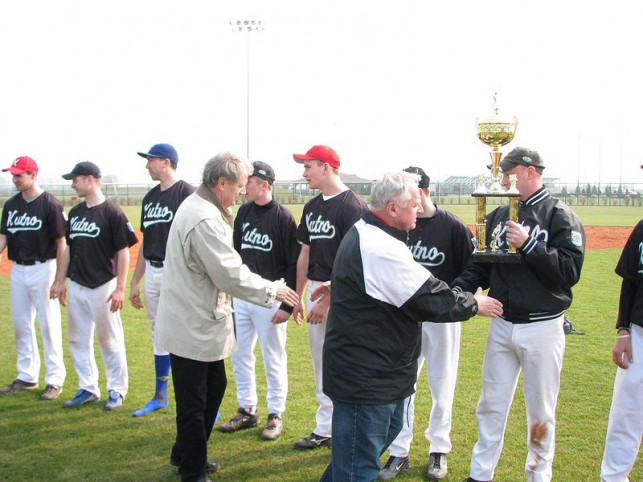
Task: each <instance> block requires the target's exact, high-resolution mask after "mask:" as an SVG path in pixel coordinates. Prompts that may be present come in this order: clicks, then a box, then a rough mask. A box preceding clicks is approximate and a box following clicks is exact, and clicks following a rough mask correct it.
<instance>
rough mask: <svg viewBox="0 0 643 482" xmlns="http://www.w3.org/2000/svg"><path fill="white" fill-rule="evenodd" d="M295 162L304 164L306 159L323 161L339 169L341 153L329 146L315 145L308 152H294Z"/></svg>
mask: <svg viewBox="0 0 643 482" xmlns="http://www.w3.org/2000/svg"><path fill="white" fill-rule="evenodd" d="M292 157H293V159H294V160H295V162H298V163H299V164H303V163H304V162H305V161H321V162H324V163H326V164H328V165H329V166H330V167H334V168H335V169H339V155H337V153H336V152H335V151H334V150H333V149H331V148H330V147H328V146H313V147H311V148H310V149H308V152H306V154H293V155H292Z"/></svg>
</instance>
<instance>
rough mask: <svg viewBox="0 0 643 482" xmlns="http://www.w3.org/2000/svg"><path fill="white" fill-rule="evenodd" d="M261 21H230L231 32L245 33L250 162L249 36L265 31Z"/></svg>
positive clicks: (248, 158) (248, 152) (247, 141)
mask: <svg viewBox="0 0 643 482" xmlns="http://www.w3.org/2000/svg"><path fill="white" fill-rule="evenodd" d="M265 24H266V22H264V21H263V20H231V21H230V27H231V28H232V31H233V32H239V33H245V34H246V39H247V46H246V160H248V161H249V160H250V34H251V33H252V32H260V31H262V30H264V29H265Z"/></svg>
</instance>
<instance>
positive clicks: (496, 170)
mask: <svg viewBox="0 0 643 482" xmlns="http://www.w3.org/2000/svg"><path fill="white" fill-rule="evenodd" d="M489 155H490V156H491V187H490V188H489V192H491V193H497V192H502V186H501V185H500V159H502V152H500V151H499V150H498V148H497V147H494V148H493V151H491V152H490V153H489Z"/></svg>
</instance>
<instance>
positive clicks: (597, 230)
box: [0, 226, 632, 276]
mask: <svg viewBox="0 0 643 482" xmlns="http://www.w3.org/2000/svg"><path fill="white" fill-rule="evenodd" d="M585 231H586V232H587V249H588V250H589V251H593V250H595V249H623V246H625V241H627V238H628V236H629V235H630V233H631V232H632V228H630V227H623V226H587V227H586V228H585ZM136 236H138V239H139V240H140V239H141V237H142V236H141V232H140V231H139V230H136ZM138 247H139V244H136V245H134V247H133V248H132V249H131V250H130V265H129V267H130V270H133V269H134V266H135V265H136V258H137V256H138ZM10 271H11V262H8V261H7V259H6V255H5V259H4V260H3V262H2V265H1V266H0V276H4V275H8V274H9V272H10Z"/></svg>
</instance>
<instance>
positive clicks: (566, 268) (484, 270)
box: [453, 147, 585, 482]
mask: <svg viewBox="0 0 643 482" xmlns="http://www.w3.org/2000/svg"><path fill="white" fill-rule="evenodd" d="M498 160H499V159H498ZM499 165H500V169H501V171H502V181H501V185H502V187H503V188H504V189H509V188H510V187H515V189H516V190H517V191H518V196H517V197H518V206H517V219H518V221H517V222H516V221H511V220H509V219H510V218H509V210H510V209H509V206H508V205H504V206H500V207H499V208H497V209H496V210H494V211H493V212H491V213H490V214H489V215H488V216H487V217H486V226H485V227H486V229H485V231H486V239H485V241H486V245H487V246H491V247H492V249H493V250H495V251H497V252H498V253H500V254H505V255H506V257H508V258H511V259H512V261H511V262H507V261H505V260H500V259H499V258H496V259H492V260H481V259H478V260H476V262H475V263H474V264H473V265H471V266H470V267H469V268H468V269H466V270H465V271H464V272H463V273H462V274H461V275H460V276H459V277H458V278H457V279H455V280H454V281H453V287H454V288H456V289H458V288H459V289H462V290H465V291H470V292H475V290H476V289H477V288H478V287H479V286H480V287H482V288H483V289H485V288H489V296H491V297H493V298H495V299H497V300H498V301H500V302H501V303H502V304H503V306H504V312H503V314H502V315H501V316H500V317H497V318H493V319H492V321H491V324H490V327H489V335H488V338H487V346H486V350H485V354H484V362H483V369H482V393H481V395H480V400H479V402H478V407H477V409H476V418H477V421H478V441H477V442H476V444H475V446H474V448H473V454H472V458H471V472H470V477H469V478H468V479H467V480H469V481H472V482H475V481H490V480H492V479H493V476H494V471H495V468H496V465H497V463H498V460H499V458H500V453H501V452H502V445H503V440H504V430H505V426H506V423H507V417H508V415H509V408H510V406H511V402H512V399H513V395H514V391H515V389H516V385H517V383H518V378H519V375H520V372H521V370H522V371H523V372H524V395H525V405H526V410H527V422H528V424H529V427H528V430H529V431H528V449H529V452H528V456H527V462H526V466H525V472H526V475H527V479H528V480H530V481H549V480H551V478H552V462H553V458H554V441H555V428H556V416H555V412H556V401H557V398H558V391H559V387H560V373H561V369H562V362H563V354H564V351H565V335H564V332H563V317H564V313H565V310H566V309H567V308H569V306H570V304H571V301H572V291H571V288H572V286H574V285H575V284H576V283H577V282H578V280H579V277H580V272H581V267H582V265H583V259H584V251H585V231H584V229H583V226H582V225H581V222H580V220H579V219H578V217H577V216H576V215H575V214H574V212H573V211H572V210H571V209H570V208H569V207H568V206H566V205H565V204H564V203H563V202H562V201H560V200H558V199H556V198H554V197H552V195H551V194H550V193H549V191H548V190H547V188H546V187H545V186H544V184H543V180H542V173H543V169H544V168H545V164H544V162H543V160H542V158H541V157H540V155H539V154H538V153H537V152H536V151H533V150H530V149H526V148H523V147H518V148H516V149H514V150H512V151H511V152H510V153H509V154H508V155H507V156H506V157H505V158H504V159H503V160H502V162H500V164H499ZM514 176H515V177H514ZM511 247H513V248H515V251H516V254H508V253H511V251H513V250H514V249H510V248H511Z"/></svg>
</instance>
